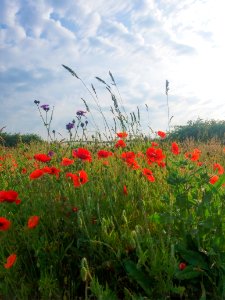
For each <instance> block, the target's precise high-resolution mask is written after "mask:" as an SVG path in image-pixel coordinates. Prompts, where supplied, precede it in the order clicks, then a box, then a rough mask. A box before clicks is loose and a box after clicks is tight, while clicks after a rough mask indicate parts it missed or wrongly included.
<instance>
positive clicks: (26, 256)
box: [0, 99, 225, 300]
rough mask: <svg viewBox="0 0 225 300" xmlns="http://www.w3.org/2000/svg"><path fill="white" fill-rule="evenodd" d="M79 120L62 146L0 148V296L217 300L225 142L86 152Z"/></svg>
mask: <svg viewBox="0 0 225 300" xmlns="http://www.w3.org/2000/svg"><path fill="white" fill-rule="evenodd" d="M35 101H37V100H35ZM114 101H115V99H114ZM38 102H39V101H38ZM35 104H36V105H37V106H38V109H39V111H40V114H41V116H42V120H43V123H44V126H46V129H47V133H48V136H49V137H50V124H51V120H52V115H51V114H49V112H50V111H49V107H48V105H47V106H46V105H45V107H41V106H40V102H39V103H37V102H36V103H35ZM114 104H115V103H114ZM42 106H43V105H42ZM117 108H118V107H117ZM42 112H44V113H46V119H45V116H43V115H42ZM115 112H116V109H115ZM117 112H118V117H119V118H118V120H119V121H120V122H121V128H122V129H123V128H124V127H123V119H122V117H121V116H122V114H120V111H119V110H118V111H117ZM48 114H49V119H47V116H48ZM84 115H85V112H84V111H78V113H77V119H76V123H75V122H71V123H68V124H67V125H66V126H67V127H66V128H67V130H68V133H69V141H68V143H62V142H58V141H55V140H49V141H48V142H35V143H31V144H25V143H23V142H20V143H18V145H17V146H16V147H11V148H9V147H6V146H4V144H2V145H1V146H0V240H1V247H0V299H3V300H8V299H9V300H11V299H20V300H23V299H53V300H54V299H63V300H66V299H71V300H72V299H74V300H75V299H82V300H83V299H85V300H87V299H93V300H94V299H102V300H114V299H115V300H116V299H125V300H141V299H143V300H144V299H146V300H147V299H150V300H151V299H154V300H155V299H157V300H161V299H162V300H163V299H171V300H175V299H182V300H187V299H199V300H204V299H209V300H211V299H214V300H221V299H225V174H224V167H223V166H224V165H225V149H224V145H223V144H222V143H221V142H220V141H218V140H216V139H212V140H209V141H207V142H204V143H203V142H195V141H193V140H185V141H183V142H178V141H175V140H173V141H171V140H170V139H168V137H169V134H168V135H167V134H166V133H165V132H163V131H160V130H159V131H157V132H156V134H155V137H154V138H151V139H149V138H143V137H142V136H141V135H140V134H139V135H136V136H135V137H134V136H133V137H132V133H131V132H132V130H127V131H125V130H121V131H119V130H117V131H115V132H113V133H112V139H111V140H110V142H109V141H108V142H107V141H106V142H104V143H103V142H97V141H96V140H94V141H93V143H91V142H90V143H88V142H85V128H86V126H87V124H88V123H86V122H85V121H86V119H85V118H84ZM134 121H136V120H134ZM75 124H78V125H77V126H76V125H75ZM81 124H83V125H81ZM118 127H119V126H118ZM132 128H134V127H132V123H131V129H132ZM72 129H74V130H75V133H74V136H73V135H72ZM78 129H79V130H81V138H80V139H78ZM53 133H54V132H53ZM73 138H74V139H73Z"/></svg>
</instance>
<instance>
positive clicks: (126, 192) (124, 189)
mask: <svg viewBox="0 0 225 300" xmlns="http://www.w3.org/2000/svg"><path fill="white" fill-rule="evenodd" d="M123 193H124V195H128V191H127V187H126V185H124V186H123Z"/></svg>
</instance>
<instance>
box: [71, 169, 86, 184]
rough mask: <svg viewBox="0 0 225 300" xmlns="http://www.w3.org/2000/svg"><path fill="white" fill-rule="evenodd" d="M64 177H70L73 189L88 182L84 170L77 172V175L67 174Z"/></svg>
mask: <svg viewBox="0 0 225 300" xmlns="http://www.w3.org/2000/svg"><path fill="white" fill-rule="evenodd" d="M66 177H70V178H71V179H72V180H73V185H74V186H75V187H80V186H81V185H83V184H85V183H86V182H88V175H87V173H86V172H85V171H84V170H80V171H78V172H77V174H73V173H67V174H66Z"/></svg>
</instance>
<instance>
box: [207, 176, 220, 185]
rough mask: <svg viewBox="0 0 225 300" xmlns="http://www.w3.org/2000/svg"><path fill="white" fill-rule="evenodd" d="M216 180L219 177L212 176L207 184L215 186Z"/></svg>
mask: <svg viewBox="0 0 225 300" xmlns="http://www.w3.org/2000/svg"><path fill="white" fill-rule="evenodd" d="M218 180H219V176H217V175H213V176H212V177H211V178H210V180H209V182H210V183H211V184H215V183H216V182H217V181H218Z"/></svg>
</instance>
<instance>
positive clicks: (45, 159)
mask: <svg viewBox="0 0 225 300" xmlns="http://www.w3.org/2000/svg"><path fill="white" fill-rule="evenodd" d="M34 159H36V160H37V161H41V162H48V161H50V160H51V157H49V156H48V155H46V154H42V153H39V154H35V155H34Z"/></svg>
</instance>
